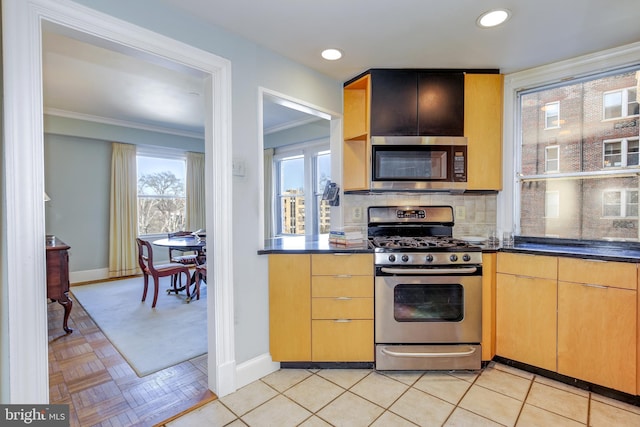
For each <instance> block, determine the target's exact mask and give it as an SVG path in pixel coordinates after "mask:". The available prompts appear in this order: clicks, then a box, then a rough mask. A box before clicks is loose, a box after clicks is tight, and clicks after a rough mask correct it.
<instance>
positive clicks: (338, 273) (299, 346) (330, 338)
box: [269, 254, 374, 362]
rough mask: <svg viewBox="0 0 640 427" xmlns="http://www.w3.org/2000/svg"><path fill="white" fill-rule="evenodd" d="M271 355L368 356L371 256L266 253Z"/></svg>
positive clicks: (324, 358) (301, 358)
mask: <svg viewBox="0 0 640 427" xmlns="http://www.w3.org/2000/svg"><path fill="white" fill-rule="evenodd" d="M269 315H270V319H269V324H270V326H269V331H270V349H271V356H272V358H273V360H275V361H282V362H295V361H315V362H372V361H373V360H374V337H373V256H372V255H371V254H313V255H280V254H277V255H270V256H269Z"/></svg>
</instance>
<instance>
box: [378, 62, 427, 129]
mask: <svg viewBox="0 0 640 427" xmlns="http://www.w3.org/2000/svg"><path fill="white" fill-rule="evenodd" d="M417 79H418V78H417V72H416V71H415V70H372V71H371V136H406V135H417V132H418V80H417Z"/></svg>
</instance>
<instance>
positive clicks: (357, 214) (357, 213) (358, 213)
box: [351, 206, 362, 219]
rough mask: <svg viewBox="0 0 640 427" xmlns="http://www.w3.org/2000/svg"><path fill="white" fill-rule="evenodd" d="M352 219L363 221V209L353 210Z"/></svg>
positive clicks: (357, 207)
mask: <svg viewBox="0 0 640 427" xmlns="http://www.w3.org/2000/svg"><path fill="white" fill-rule="evenodd" d="M351 219H362V208H361V207H360V206H356V207H355V208H353V209H351Z"/></svg>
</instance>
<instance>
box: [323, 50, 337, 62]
mask: <svg viewBox="0 0 640 427" xmlns="http://www.w3.org/2000/svg"><path fill="white" fill-rule="evenodd" d="M322 57H323V58H324V59H326V60H329V61H335V60H337V59H340V58H342V52H340V51H339V50H338V49H325V50H323V51H322Z"/></svg>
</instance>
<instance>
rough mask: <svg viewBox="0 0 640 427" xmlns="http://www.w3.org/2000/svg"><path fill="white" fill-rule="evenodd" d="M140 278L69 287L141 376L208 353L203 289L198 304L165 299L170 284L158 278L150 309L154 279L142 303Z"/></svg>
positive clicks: (177, 298) (180, 296)
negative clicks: (157, 285)
mask: <svg viewBox="0 0 640 427" xmlns="http://www.w3.org/2000/svg"><path fill="white" fill-rule="evenodd" d="M143 280H144V279H143V278H142V277H135V278H129V279H124V280H118V281H111V282H103V283H94V284H90V285H79V286H72V287H71V293H72V294H73V297H74V299H75V300H76V301H78V302H79V303H80V304H81V305H82V307H84V309H85V310H86V312H87V313H88V314H89V316H91V318H92V319H93V320H94V322H95V323H96V324H97V325H98V327H99V328H100V329H101V330H102V332H103V333H104V334H105V335H106V336H107V338H108V339H109V341H111V343H112V344H113V345H114V346H115V347H116V348H117V349H118V351H119V352H120V354H122V356H123V357H124V358H125V359H126V360H127V362H129V364H130V365H131V367H132V368H133V369H134V370H135V371H136V373H137V374H138V376H141V377H142V376H145V375H149V374H151V373H153V372H156V371H159V370H161V369H165V368H167V367H169V366H173V365H177V364H178V363H180V362H183V361H185V360H188V359H192V358H194V357H196V356H200V355H202V354H204V353H206V352H207V290H206V288H207V287H206V286H205V285H204V284H203V285H202V286H201V287H200V300H196V299H193V300H192V301H191V302H190V303H187V302H186V295H185V293H184V291H183V292H181V293H180V294H178V295H175V294H170V295H167V293H166V289H168V288H169V287H170V280H169V278H168V277H167V278H162V279H160V287H159V294H158V302H157V303H156V307H155V308H151V304H152V302H153V280H152V278H151V277H150V278H149V291H148V292H147V300H146V301H145V302H141V301H140V300H141V298H142V289H143V287H144V282H143ZM192 289H193V287H192Z"/></svg>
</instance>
